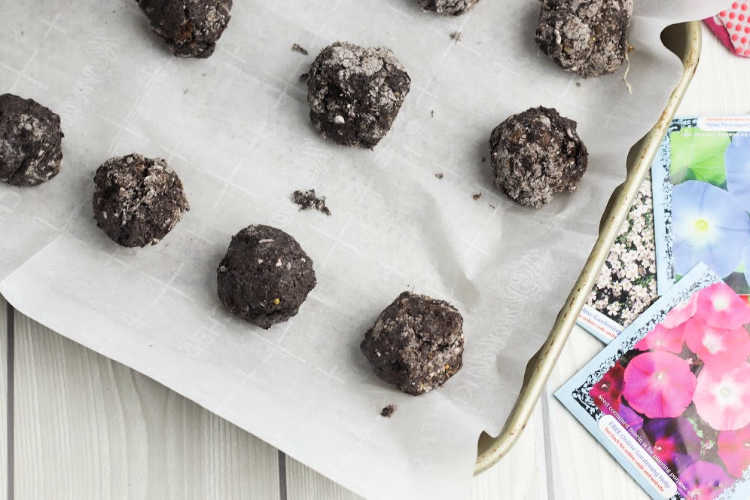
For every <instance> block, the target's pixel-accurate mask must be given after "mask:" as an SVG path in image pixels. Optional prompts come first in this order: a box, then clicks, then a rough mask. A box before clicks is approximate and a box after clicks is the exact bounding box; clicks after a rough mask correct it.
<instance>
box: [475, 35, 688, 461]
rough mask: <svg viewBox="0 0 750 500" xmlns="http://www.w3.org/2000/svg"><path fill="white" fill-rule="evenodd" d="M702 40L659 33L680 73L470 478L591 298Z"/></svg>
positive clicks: (510, 440) (633, 153) (510, 434)
mask: <svg viewBox="0 0 750 500" xmlns="http://www.w3.org/2000/svg"><path fill="white" fill-rule="evenodd" d="M701 36H702V31H701V24H700V22H699V21H692V22H688V23H681V24H675V25H672V26H669V27H668V28H666V29H665V30H664V32H663V33H662V41H663V42H664V45H666V46H667V47H668V48H669V49H670V50H672V51H673V52H674V53H675V54H677V55H678V56H679V57H680V58H681V59H682V62H683V65H684V68H685V70H684V72H683V74H682V77H681V79H680V81H679V83H678V84H677V86H676V87H675V89H674V90H673V91H672V94H671V95H670V97H669V100H668V102H667V106H666V107H665V109H664V111H662V113H661V115H660V117H659V120H658V121H657V122H656V125H654V127H653V128H652V129H651V131H650V132H649V133H648V134H647V135H646V136H645V137H644V138H642V139H641V140H640V141H638V143H637V144H636V145H635V146H633V147H632V148H631V149H630V152H629V154H628V161H627V172H628V173H627V178H626V180H625V182H624V183H623V184H621V185H620V186H619V187H617V189H615V191H614V192H613V193H612V196H611V197H610V199H609V202H608V204H607V208H606V209H605V211H604V215H603V216H602V219H601V223H600V226H599V237H598V239H597V241H596V244H595V245H594V247H593V249H592V250H591V254H590V255H589V257H588V260H587V261H586V264H585V265H584V267H583V270H582V271H581V274H580V275H579V277H578V280H577V281H576V284H575V285H574V286H573V289H572V291H571V292H570V295H568V298H567V300H566V301H565V305H564V306H563V307H562V309H561V310H560V312H559V313H558V315H557V319H556V320H555V324H554V326H553V327H552V330H551V331H550V333H549V336H548V337H547V340H546V341H545V342H544V344H543V345H542V347H541V348H540V349H539V351H537V353H536V354H534V356H532V358H531V359H530V360H529V362H528V363H527V365H526V371H525V372H524V377H523V385H522V386H521V391H520V393H519V396H518V399H516V403H515V405H514V406H513V409H512V410H511V413H510V415H509V416H508V419H507V420H506V421H505V425H504V426H503V429H502V431H501V433H500V435H499V436H497V437H491V436H489V435H488V434H486V433H482V435H481V436H480V438H479V443H478V453H477V461H476V464H475V467H474V474H480V473H481V472H483V471H485V470H487V469H489V468H490V467H492V466H493V465H495V464H496V463H497V462H498V461H499V460H500V459H501V458H502V457H503V456H505V454H506V453H508V451H509V450H510V449H511V447H512V446H513V444H515V442H516V441H517V439H518V437H519V436H520V434H521V432H523V430H524V428H525V427H526V424H527V423H528V421H529V418H530V416H531V413H532V412H533V410H534V407H535V406H536V402H537V400H538V399H539V397H540V396H541V394H542V392H543V391H544V386H545V385H546V383H547V379H548V378H549V376H550V373H551V372H552V369H553V367H554V365H555V363H556V361H557V359H558V357H559V356H560V352H561V351H562V348H563V346H564V345H565V341H566V340H567V339H568V336H569V335H570V332H571V331H572V329H573V326H574V325H575V322H576V318H577V317H578V314H579V313H580V312H581V309H582V308H583V305H584V304H585V302H586V300H587V298H588V295H589V293H591V289H592V288H593V286H594V283H595V282H596V278H597V276H598V274H599V271H600V270H601V267H602V265H603V264H604V261H605V259H606V258H607V255H608V254H609V250H610V248H611V246H612V244H613V243H614V241H615V238H616V237H617V234H618V233H619V230H620V228H621V227H622V224H623V222H624V220H625V217H626V215H627V213H628V209H629V207H630V205H631V204H632V202H633V200H634V199H635V196H636V194H637V193H638V189H639V188H640V185H641V183H642V182H643V179H644V178H645V177H646V175H647V173H648V171H649V169H650V167H651V162H652V161H653V159H654V157H655V155H656V152H657V151H658V149H659V145H660V143H661V141H662V139H663V138H664V136H665V135H666V133H667V130H668V127H669V124H670V122H671V121H672V118H673V117H674V115H675V113H676V112H677V108H678V107H679V105H680V102H681V101H682V97H683V96H684V95H685V91H686V90H687V88H688V86H689V84H690V81H691V80H692V78H693V76H694V74H695V71H696V69H697V67H698V61H699V59H700V52H701V42H702V39H701Z"/></svg>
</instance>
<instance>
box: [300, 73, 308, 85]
mask: <svg viewBox="0 0 750 500" xmlns="http://www.w3.org/2000/svg"><path fill="white" fill-rule="evenodd" d="M308 78H310V73H302V74H301V75H299V81H301V82H302V83H304V82H306V81H307V79H308Z"/></svg>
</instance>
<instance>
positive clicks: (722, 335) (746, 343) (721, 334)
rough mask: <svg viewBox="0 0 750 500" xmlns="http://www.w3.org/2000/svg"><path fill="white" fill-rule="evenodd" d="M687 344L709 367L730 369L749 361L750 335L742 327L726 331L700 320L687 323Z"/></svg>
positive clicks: (695, 319) (696, 319)
mask: <svg viewBox="0 0 750 500" xmlns="http://www.w3.org/2000/svg"><path fill="white" fill-rule="evenodd" d="M685 342H686V343H687V345H688V347H689V348H690V350H691V351H693V352H694V353H695V354H697V355H698V357H699V358H700V359H701V360H702V361H703V362H704V363H705V364H707V365H716V366H720V367H721V368H723V369H725V370H726V369H729V368H732V367H734V366H737V365H738V364H740V363H742V362H744V361H747V358H748V356H750V335H748V333H747V330H745V329H744V328H742V327H739V328H735V329H734V330H725V329H723V328H715V327H712V326H708V325H706V324H705V323H704V322H703V321H702V320H701V319H700V318H697V317H696V318H693V319H691V320H690V321H688V322H687V323H685Z"/></svg>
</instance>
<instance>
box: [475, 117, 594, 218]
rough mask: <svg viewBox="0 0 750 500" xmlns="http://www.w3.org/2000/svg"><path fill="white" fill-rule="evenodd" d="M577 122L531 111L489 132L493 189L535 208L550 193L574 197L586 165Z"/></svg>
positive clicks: (547, 197) (584, 150)
mask: <svg viewBox="0 0 750 500" xmlns="http://www.w3.org/2000/svg"><path fill="white" fill-rule="evenodd" d="M576 126H577V124H576V122H574V121H573V120H569V119H567V118H563V117H562V116H560V114H559V113H558V112H557V110H555V109H551V108H544V107H538V108H531V109H528V110H526V111H524V112H523V113H519V114H517V115H513V116H511V117H510V118H508V119H507V120H505V121H504V122H503V123H501V124H500V125H498V126H497V127H496V128H495V130H493V131H492V136H491V137H490V165H491V167H492V170H493V173H494V176H495V185H496V186H497V187H498V188H500V189H502V190H503V191H504V192H505V194H507V195H508V196H509V197H510V198H511V199H513V200H514V201H516V202H517V203H519V204H520V205H523V206H526V207H532V208H539V207H541V206H542V205H544V204H546V203H549V202H550V201H551V200H552V196H553V194H554V193H558V192H563V191H575V189H576V185H577V183H578V181H579V180H580V179H581V177H583V174H584V173H585V172H586V167H587V165H588V151H587V150H586V146H585V145H584V144H583V142H582V141H581V138H580V137H578V133H577V131H576Z"/></svg>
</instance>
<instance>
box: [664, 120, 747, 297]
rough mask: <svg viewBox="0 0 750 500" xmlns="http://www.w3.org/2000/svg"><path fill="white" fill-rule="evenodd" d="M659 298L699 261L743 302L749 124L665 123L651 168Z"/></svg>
mask: <svg viewBox="0 0 750 500" xmlns="http://www.w3.org/2000/svg"><path fill="white" fill-rule="evenodd" d="M651 175H652V178H653V200H654V225H655V230H656V253H657V284H658V291H659V294H663V293H665V292H666V291H667V290H668V289H669V288H670V287H671V286H672V285H673V284H674V283H675V282H677V281H679V279H680V278H681V277H682V276H683V275H684V274H685V273H687V272H688V271H689V270H690V269H692V268H693V266H695V265H696V264H698V263H699V262H703V263H705V264H706V265H707V266H708V267H709V268H711V269H712V270H713V271H714V272H716V274H718V275H719V276H720V277H721V279H722V280H724V281H725V282H726V283H727V284H728V285H729V286H730V287H732V289H733V290H734V291H736V292H737V293H738V294H740V295H742V296H744V297H745V299H746V300H747V299H748V295H750V117H707V118H681V119H676V120H674V121H673V122H672V124H671V126H670V129H669V132H668V133H667V136H666V137H665V139H664V142H663V143H662V146H661V148H660V150H659V152H658V154H657V157H656V159H655V161H654V163H653V166H652V172H651Z"/></svg>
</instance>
